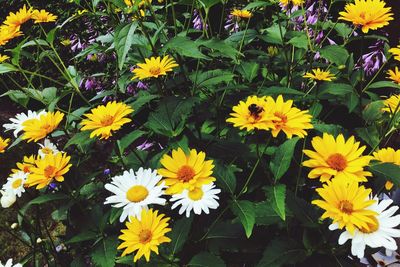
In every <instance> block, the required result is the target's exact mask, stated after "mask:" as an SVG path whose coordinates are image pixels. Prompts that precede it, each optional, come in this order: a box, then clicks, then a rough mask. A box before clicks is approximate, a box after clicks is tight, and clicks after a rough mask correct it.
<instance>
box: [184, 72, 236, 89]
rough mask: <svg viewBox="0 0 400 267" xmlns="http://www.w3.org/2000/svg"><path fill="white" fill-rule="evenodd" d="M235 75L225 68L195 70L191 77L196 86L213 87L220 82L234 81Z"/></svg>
mask: <svg viewBox="0 0 400 267" xmlns="http://www.w3.org/2000/svg"><path fill="white" fill-rule="evenodd" d="M234 76H235V75H234V74H233V73H231V72H229V71H225V70H219V69H218V70H209V71H206V72H195V73H192V74H190V76H189V78H190V80H191V81H192V82H193V84H194V86H196V87H206V88H208V87H212V86H214V85H217V84H220V83H228V82H230V81H232V79H233V77H234Z"/></svg>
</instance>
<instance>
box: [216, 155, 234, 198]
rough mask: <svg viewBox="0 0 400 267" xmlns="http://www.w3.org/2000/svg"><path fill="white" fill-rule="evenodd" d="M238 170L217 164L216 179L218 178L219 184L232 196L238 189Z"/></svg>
mask: <svg viewBox="0 0 400 267" xmlns="http://www.w3.org/2000/svg"><path fill="white" fill-rule="evenodd" d="M235 170H236V168H234V167H232V166H225V165H223V164H222V163H218V162H216V168H215V177H216V178H217V183H218V185H220V186H221V187H222V189H223V190H224V191H226V192H229V193H230V194H231V195H233V194H234V193H235V189H236V176H235Z"/></svg>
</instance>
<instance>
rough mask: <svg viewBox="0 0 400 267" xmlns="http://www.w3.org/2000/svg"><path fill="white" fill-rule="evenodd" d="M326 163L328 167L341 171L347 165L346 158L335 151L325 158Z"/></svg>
mask: <svg viewBox="0 0 400 267" xmlns="http://www.w3.org/2000/svg"><path fill="white" fill-rule="evenodd" d="M326 163H328V165H329V167H331V168H332V169H334V170H337V171H343V170H344V169H346V167H347V160H346V158H345V157H344V156H343V155H342V154H339V153H335V154H333V155H330V156H329V158H328V159H327V161H326Z"/></svg>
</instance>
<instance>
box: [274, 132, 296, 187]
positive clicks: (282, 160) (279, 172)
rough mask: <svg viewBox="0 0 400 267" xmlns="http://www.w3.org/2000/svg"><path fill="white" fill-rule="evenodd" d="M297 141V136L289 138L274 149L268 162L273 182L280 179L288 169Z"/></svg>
mask: <svg viewBox="0 0 400 267" xmlns="http://www.w3.org/2000/svg"><path fill="white" fill-rule="evenodd" d="M298 141H299V138H298V137H295V138H292V139H289V140H287V141H286V142H285V143H283V144H282V145H280V146H279V147H278V149H277V150H276V151H275V154H274V156H273V157H272V160H271V161H270V164H269V166H270V168H271V171H272V174H273V175H274V178H275V182H276V181H278V180H279V179H281V178H282V176H283V175H284V174H285V173H286V172H287V170H288V169H289V167H290V163H291V161H292V158H293V153H294V148H295V147H296V144H297V142H298Z"/></svg>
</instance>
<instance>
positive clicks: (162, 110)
mask: <svg viewBox="0 0 400 267" xmlns="http://www.w3.org/2000/svg"><path fill="white" fill-rule="evenodd" d="M197 101H198V99H197V98H194V97H191V98H187V99H178V98H176V97H167V98H164V100H163V101H161V102H160V105H159V106H158V108H157V110H156V111H155V112H152V113H150V115H149V119H148V122H147V127H148V128H149V129H150V130H152V131H154V132H155V133H158V134H161V135H165V136H169V137H175V136H178V135H180V133H181V132H182V131H183V129H184V128H185V125H186V119H187V117H188V116H189V115H190V113H191V111H192V108H193V107H194V105H195V104H196V103H197Z"/></svg>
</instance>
